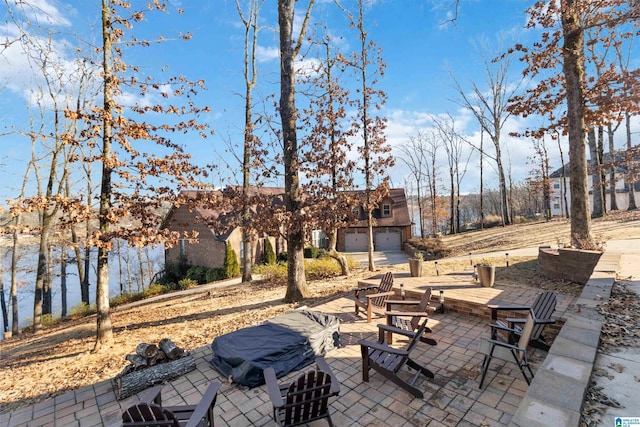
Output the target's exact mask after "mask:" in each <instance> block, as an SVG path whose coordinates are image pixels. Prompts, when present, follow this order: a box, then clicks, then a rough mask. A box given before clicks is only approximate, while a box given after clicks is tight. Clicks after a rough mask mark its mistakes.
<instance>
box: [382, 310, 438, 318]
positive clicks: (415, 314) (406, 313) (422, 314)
mask: <svg viewBox="0 0 640 427" xmlns="http://www.w3.org/2000/svg"><path fill="white" fill-rule="evenodd" d="M384 314H385V315H386V316H407V317H409V316H411V317H429V315H428V314H427V313H426V312H424V311H385V312H384Z"/></svg>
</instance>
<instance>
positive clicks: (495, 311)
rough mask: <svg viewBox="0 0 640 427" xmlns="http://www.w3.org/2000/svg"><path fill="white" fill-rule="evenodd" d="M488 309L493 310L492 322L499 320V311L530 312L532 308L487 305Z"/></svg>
mask: <svg viewBox="0 0 640 427" xmlns="http://www.w3.org/2000/svg"><path fill="white" fill-rule="evenodd" d="M487 308H489V309H490V310H491V320H496V319H498V311H522V310H530V309H531V306H528V305H500V304H487Z"/></svg>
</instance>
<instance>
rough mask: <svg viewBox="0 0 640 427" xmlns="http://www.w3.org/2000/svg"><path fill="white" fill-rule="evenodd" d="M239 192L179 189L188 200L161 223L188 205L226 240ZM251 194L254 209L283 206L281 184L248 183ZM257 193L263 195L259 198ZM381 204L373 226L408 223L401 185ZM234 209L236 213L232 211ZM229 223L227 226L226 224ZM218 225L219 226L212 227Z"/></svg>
mask: <svg viewBox="0 0 640 427" xmlns="http://www.w3.org/2000/svg"><path fill="white" fill-rule="evenodd" d="M349 193H351V194H353V195H354V196H355V197H356V198H358V199H360V200H363V198H364V195H365V191H364V190H356V191H350V192H349ZM240 194H241V187H227V188H225V189H223V190H215V191H196V190H190V191H182V192H181V193H180V196H181V197H182V198H183V200H182V202H183V203H187V204H186V205H185V206H183V205H181V206H180V207H179V208H176V207H172V208H171V209H170V210H169V212H168V213H167V216H166V217H165V220H164V222H163V227H169V228H171V227H170V226H169V223H170V222H171V221H172V220H173V216H174V214H175V213H176V211H177V209H189V210H190V212H192V215H193V216H194V217H196V218H198V217H199V218H201V219H204V220H214V221H217V223H218V224H220V225H221V227H219V228H221V229H226V231H225V232H222V233H214V235H216V236H217V238H218V239H220V240H226V238H227V237H228V236H229V234H231V232H232V231H233V229H234V228H235V226H233V225H232V224H234V222H235V221H236V220H237V212H238V209H237V207H236V208H235V209H234V204H235V203H234V201H237V200H238V197H239V196H240ZM249 195H250V197H254V200H256V203H255V204H254V205H252V207H251V210H252V211H253V212H257V211H258V210H259V209H262V208H263V207H264V206H271V207H282V206H284V188H282V187H251V189H250V192H249ZM260 196H263V197H264V198H263V199H262V200H260ZM387 203H390V204H391V216H387V217H383V216H382V209H381V207H382V205H383V204H387ZM379 205H380V208H378V209H376V210H374V211H373V213H372V215H373V218H374V219H375V221H376V223H375V226H376V227H406V226H410V225H411V219H410V217H409V208H408V206H407V198H406V196H405V193H404V189H402V188H392V189H390V190H389V195H388V196H387V197H385V198H384V199H383V200H382V202H380V204H379ZM234 212H235V213H234ZM225 225H226V226H229V227H225ZM366 226H367V217H366V212H364V210H363V209H361V210H360V216H359V218H357V220H356V222H355V223H352V224H351V225H350V226H349V227H366ZM208 228H209V229H210V230H211V231H212V232H213V228H214V227H212V226H211V225H210V224H209V226H208ZM215 228H218V227H215Z"/></svg>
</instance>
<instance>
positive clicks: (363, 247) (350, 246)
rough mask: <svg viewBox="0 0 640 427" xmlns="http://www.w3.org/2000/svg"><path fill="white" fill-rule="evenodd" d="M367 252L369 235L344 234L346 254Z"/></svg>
mask: <svg viewBox="0 0 640 427" xmlns="http://www.w3.org/2000/svg"><path fill="white" fill-rule="evenodd" d="M367 250H368V244H367V233H344V251H345V252H366V251H367Z"/></svg>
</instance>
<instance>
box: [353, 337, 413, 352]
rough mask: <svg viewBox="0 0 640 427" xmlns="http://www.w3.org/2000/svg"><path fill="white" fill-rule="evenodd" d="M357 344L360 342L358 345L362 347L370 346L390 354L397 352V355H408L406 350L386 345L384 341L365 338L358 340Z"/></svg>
mask: <svg viewBox="0 0 640 427" xmlns="http://www.w3.org/2000/svg"><path fill="white" fill-rule="evenodd" d="M358 344H360V346H362V347H368V348H372V349H374V350H379V351H384V352H386V353H390V354H397V355H399V356H408V355H409V352H408V351H407V350H403V349H400V348H393V347H389V346H388V345H386V344H384V343H378V342H374V341H367V340H360V341H358Z"/></svg>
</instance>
